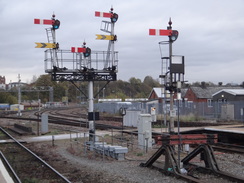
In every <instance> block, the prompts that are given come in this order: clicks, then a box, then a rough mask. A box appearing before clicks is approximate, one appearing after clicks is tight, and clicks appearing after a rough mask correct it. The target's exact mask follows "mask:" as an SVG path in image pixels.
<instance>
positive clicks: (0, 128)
mask: <svg viewBox="0 0 244 183" xmlns="http://www.w3.org/2000/svg"><path fill="white" fill-rule="evenodd" d="M0 130H1V131H2V132H3V133H5V134H6V135H7V136H8V137H9V138H11V139H12V140H13V141H14V142H16V143H17V144H18V145H19V146H20V147H22V148H23V149H24V150H26V151H27V152H28V153H30V154H31V155H32V156H34V157H35V158H36V159H38V160H39V161H40V162H42V163H43V164H44V165H45V166H46V167H48V168H49V169H50V170H52V171H53V172H54V173H55V174H56V175H58V176H59V177H60V178H61V179H62V180H64V181H65V182H67V183H71V182H70V181H69V180H68V179H67V178H66V177H64V176H63V175H62V174H60V173H59V172H58V171H57V170H55V169H54V168H53V167H52V166H50V165H49V164H48V163H47V162H45V161H44V160H43V159H41V158H40V157H39V156H37V155H36V154H35V153H34V152H32V151H31V150H30V149H28V148H26V147H25V146H24V145H22V144H21V143H20V142H19V141H18V140H16V139H15V138H14V137H13V136H11V135H10V134H9V133H8V132H7V131H5V130H4V129H3V128H2V127H0Z"/></svg>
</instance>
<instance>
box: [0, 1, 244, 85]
mask: <svg viewBox="0 0 244 183" xmlns="http://www.w3.org/2000/svg"><path fill="white" fill-rule="evenodd" d="M111 6H113V8H114V12H115V13H117V14H118V15H119V20H118V21H117V22H116V25H115V34H116V35H117V36H118V41H117V42H116V44H115V49H116V51H119V70H118V79H121V80H124V81H128V79H129V78H131V77H136V78H139V79H142V80H143V79H144V77H145V76H147V75H150V76H152V77H153V78H155V79H157V78H158V77H159V75H160V74H161V69H160V68H161V59H160V57H161V55H160V50H159V44H158V42H160V41H162V40H166V39H167V37H163V36H149V35H148V29H149V28H155V29H166V28H167V26H168V21H169V18H170V17H171V19H172V22H173V24H172V27H173V29H174V30H178V31H179V37H178V39H177V40H176V41H175V42H174V44H173V54H175V55H183V56H185V80H187V81H188V82H190V83H192V82H196V81H206V82H208V81H211V82H213V83H218V82H220V81H221V82H223V83H224V84H226V83H237V84H240V83H241V82H243V81H244V72H243V69H244V36H243V32H244V1H243V0H232V1H230V0H170V1H169V0H151V1H148V0H130V1H128V0H86V1H85V0H69V1H68V0H0V31H1V34H0V40H1V43H0V75H2V76H5V77H6V80H7V83H9V82H10V80H12V81H17V80H18V78H17V77H18V74H20V75H21V80H22V81H23V82H30V81H31V80H32V78H33V76H34V75H35V76H39V75H41V74H45V71H44V50H45V49H41V48H35V42H47V38H46V32H45V28H47V27H48V26H44V25H35V24H34V23H33V21H34V18H40V19H50V18H51V16H52V14H53V12H54V13H55V15H56V18H57V19H59V20H60V22H61V25H60V29H58V30H57V31H56V34H57V42H59V44H60V48H61V49H70V47H72V46H81V45H82V43H83V41H84V40H85V41H86V43H87V46H89V47H90V48H91V49H92V50H101V51H106V50H107V44H108V41H101V40H96V36H95V34H106V33H104V32H102V31H100V25H101V21H102V20H106V18H105V19H103V18H98V17H95V15H94V14H95V11H101V12H109V10H110V8H111ZM161 49H162V52H163V53H164V55H163V56H167V54H168V47H167V46H163V47H161Z"/></svg>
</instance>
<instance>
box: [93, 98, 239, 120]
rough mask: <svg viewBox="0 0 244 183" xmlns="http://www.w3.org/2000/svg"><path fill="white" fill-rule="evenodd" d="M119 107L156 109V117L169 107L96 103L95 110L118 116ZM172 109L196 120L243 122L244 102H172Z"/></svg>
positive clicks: (144, 110)
mask: <svg viewBox="0 0 244 183" xmlns="http://www.w3.org/2000/svg"><path fill="white" fill-rule="evenodd" d="M121 107H124V108H126V109H127V110H137V111H138V110H139V111H141V113H151V108H152V107H155V108H156V113H157V115H161V114H162V115H163V114H169V111H170V105H169V104H166V105H165V104H162V103H150V104H147V103H142V102H135V103H134V102H133V103H131V104H126V105H125V104H117V103H97V104H95V110H97V111H99V112H107V113H110V114H116V113H117V114H118V113H119V109H120V108H121ZM173 109H174V110H175V111H176V114H178V112H179V115H180V116H187V115H194V116H195V117H197V118H203V119H209V120H227V121H230V120H233V121H241V122H244V101H228V102H213V101H212V102H191V101H186V102H182V101H179V102H178V101H174V105H173Z"/></svg>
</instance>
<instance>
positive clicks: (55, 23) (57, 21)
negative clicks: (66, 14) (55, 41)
mask: <svg viewBox="0 0 244 183" xmlns="http://www.w3.org/2000/svg"><path fill="white" fill-rule="evenodd" d="M59 26H60V21H59V20H55V21H53V29H54V30H55V29H58V28H59Z"/></svg>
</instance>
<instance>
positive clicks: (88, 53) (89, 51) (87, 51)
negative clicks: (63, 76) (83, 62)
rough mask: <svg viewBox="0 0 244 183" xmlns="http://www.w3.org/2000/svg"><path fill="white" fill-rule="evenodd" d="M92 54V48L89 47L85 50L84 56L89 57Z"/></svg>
mask: <svg viewBox="0 0 244 183" xmlns="http://www.w3.org/2000/svg"><path fill="white" fill-rule="evenodd" d="M90 55H91V48H89V47H87V48H86V51H85V52H84V57H89V56H90Z"/></svg>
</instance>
